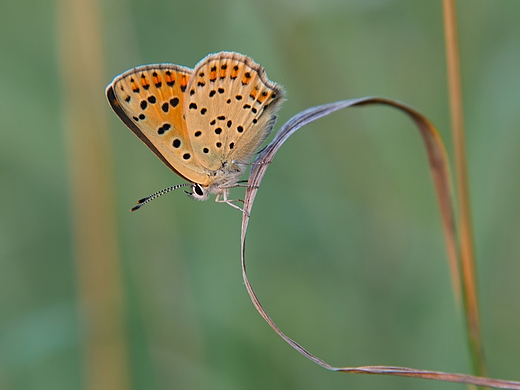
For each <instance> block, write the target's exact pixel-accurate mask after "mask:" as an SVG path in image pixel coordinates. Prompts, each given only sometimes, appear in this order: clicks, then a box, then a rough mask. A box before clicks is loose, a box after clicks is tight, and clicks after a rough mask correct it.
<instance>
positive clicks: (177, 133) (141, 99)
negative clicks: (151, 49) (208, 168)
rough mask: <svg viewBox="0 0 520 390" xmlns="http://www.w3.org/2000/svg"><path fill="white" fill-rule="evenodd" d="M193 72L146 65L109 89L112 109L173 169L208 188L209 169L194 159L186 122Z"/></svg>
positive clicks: (170, 66)
mask: <svg viewBox="0 0 520 390" xmlns="http://www.w3.org/2000/svg"><path fill="white" fill-rule="evenodd" d="M191 73H192V70H191V69H189V68H184V67H180V66H176V65H170V64H160V65H146V66H141V67H138V68H134V69H132V70H129V71H127V72H125V73H123V74H122V75H120V76H118V77H116V78H115V79H114V81H113V82H112V83H111V84H110V85H109V86H108V87H107V90H106V94H107V99H108V101H109V103H110V106H111V107H112V109H113V110H114V111H115V113H116V114H117V115H118V116H119V118H120V119H121V120H122V121H123V122H124V123H125V124H126V125H127V126H128V127H129V128H130V130H132V131H133V132H134V133H135V134H136V135H137V136H138V137H139V138H140V139H141V140H142V141H143V142H144V143H145V144H146V145H147V146H148V147H149V148H150V149H151V150H152V151H153V152H154V153H155V154H156V155H157V157H159V158H160V159H161V160H162V161H163V162H164V163H165V164H166V165H167V166H168V167H169V168H170V169H172V170H173V171H174V172H175V173H177V174H178V175H180V176H181V177H183V178H185V179H186V180H188V181H191V182H195V183H199V184H206V182H207V180H208V176H207V175H206V173H205V169H204V168H203V167H202V166H201V164H200V163H199V162H198V161H197V160H196V158H195V156H194V155H193V151H192V145H191V142H190V139H189V137H188V132H187V129H186V121H185V119H184V101H185V96H186V93H185V92H186V89H187V85H188V83H189V79H190V77H191Z"/></svg>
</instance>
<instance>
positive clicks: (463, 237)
mask: <svg viewBox="0 0 520 390" xmlns="http://www.w3.org/2000/svg"><path fill="white" fill-rule="evenodd" d="M443 9H444V30H445V39H446V61H447V68H448V85H449V98H450V99H449V100H450V111H451V127H452V134H453V146H454V155H455V177H456V181H455V187H456V190H457V191H456V193H457V204H458V209H459V211H458V216H459V218H458V221H459V242H460V258H461V270H462V296H463V302H464V308H465V318H466V327H467V335H468V341H469V346H470V354H471V358H472V363H473V370H474V372H475V373H476V374H477V375H480V376H485V375H486V372H487V370H486V363H485V357H484V349H483V346H482V336H481V331H480V317H479V309H478V296H477V281H476V270H475V253H474V244H473V229H472V223H471V203H470V195H469V179H468V169H467V165H466V141H465V137H464V114H463V112H464V109H463V102H462V80H461V72H460V59H459V45H458V34H457V14H456V8H455V1H454V0H443Z"/></svg>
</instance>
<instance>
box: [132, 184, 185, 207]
mask: <svg viewBox="0 0 520 390" xmlns="http://www.w3.org/2000/svg"><path fill="white" fill-rule="evenodd" d="M186 186H191V183H183V184H177V185H176V186H171V187H168V188H165V189H164V190H160V191H157V192H154V193H153V194H152V195H148V196H147V197H146V198H143V199H139V200H138V201H137V206H135V207H132V208H131V209H130V211H135V210H139V209H140V208H141V207H143V206H144V205H145V204H147V203H148V202H150V201H152V200H154V199H156V198H158V197H159V196H161V195H164V194H166V193H168V192H170V191H173V190H176V189H177V188H181V187H186Z"/></svg>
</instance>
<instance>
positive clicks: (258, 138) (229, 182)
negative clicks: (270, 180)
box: [106, 52, 284, 211]
mask: <svg viewBox="0 0 520 390" xmlns="http://www.w3.org/2000/svg"><path fill="white" fill-rule="evenodd" d="M283 95H284V90H283V88H282V87H281V86H279V85H277V84H276V83H274V82H272V81H270V80H269V79H268V78H267V76H266V73H265V71H264V69H263V68H262V67H261V66H260V65H258V64H256V63H255V62H254V61H253V60H252V59H251V58H249V57H247V56H245V55H242V54H239V53H235V52H220V53H215V54H210V55H208V56H207V57H205V58H204V59H202V60H201V61H200V62H199V63H198V64H197V65H196V66H195V68H194V69H190V68H187V67H184V66H179V65H174V64H156V65H144V66H139V67H137V68H134V69H130V70H128V71H126V72H125V73H123V74H121V75H119V76H117V77H116V78H115V79H114V80H113V81H112V82H111V83H110V84H109V85H108V86H107V88H106V96H107V99H108V102H109V104H110V106H111V107H112V109H113V110H114V112H115V113H116V115H117V116H118V117H119V119H121V121H123V123H124V124H125V125H126V126H127V127H128V128H129V129H130V130H132V131H133V132H134V134H135V135H136V136H138V137H139V138H140V139H141V141H143V142H144V143H145V144H146V146H148V148H150V150H151V151H152V152H154V153H155V154H156V156H157V157H159V158H160V159H161V161H162V162H163V163H164V164H166V166H168V167H169V168H170V169H171V170H172V171H173V172H175V173H176V174H177V175H179V176H180V177H182V178H183V179H185V180H186V181H188V183H184V184H179V185H176V186H173V187H169V188H166V189H164V190H161V191H158V192H156V193H154V194H152V195H150V196H148V197H146V198H143V199H141V200H139V201H138V205H137V206H135V207H134V208H133V209H132V211H134V210H137V209H138V208H140V207H141V206H142V205H144V204H146V203H148V202H149V201H150V200H152V199H155V198H156V197H158V196H160V195H163V194H164V193H166V192H169V191H172V190H174V189H177V188H179V187H183V186H191V190H192V192H191V193H190V192H187V193H188V195H189V196H190V197H191V198H193V199H196V200H207V199H208V198H209V195H210V194H216V199H215V201H216V202H220V203H227V204H229V205H230V206H232V207H234V208H237V209H239V210H242V209H241V208H240V207H238V206H236V205H235V204H233V202H237V201H240V200H239V199H236V200H230V199H228V195H229V189H230V188H233V187H237V186H239V178H240V176H241V175H242V174H243V173H244V172H245V170H246V167H247V165H248V164H249V163H250V161H251V159H252V157H253V155H254V154H255V152H256V151H257V150H258V149H259V147H260V146H261V144H262V143H263V142H264V141H265V139H266V137H267V136H268V135H269V133H270V132H271V130H272V128H273V126H274V123H275V121H276V116H275V114H276V112H277V110H278V109H279V108H280V105H281V103H282V101H283ZM221 198H222V199H221Z"/></svg>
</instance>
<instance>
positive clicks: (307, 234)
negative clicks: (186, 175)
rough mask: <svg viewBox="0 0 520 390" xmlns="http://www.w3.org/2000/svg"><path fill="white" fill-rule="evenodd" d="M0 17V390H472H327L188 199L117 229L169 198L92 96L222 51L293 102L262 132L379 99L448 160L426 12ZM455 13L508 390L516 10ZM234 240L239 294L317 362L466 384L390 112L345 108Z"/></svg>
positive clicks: (448, 302)
mask: <svg viewBox="0 0 520 390" xmlns="http://www.w3.org/2000/svg"><path fill="white" fill-rule="evenodd" d="M0 7H1V12H0V21H1V23H0V55H1V61H0V84H1V85H2V93H1V94H0V117H1V118H2V131H1V141H0V197H1V198H0V199H1V203H2V207H1V208H0V388H1V389H13V390H24V389H53V390H60V389H107V388H110V389H136V390H137V389H265V388H269V389H317V388H326V389H335V388H338V389H339V388H342V389H343V388H360V389H373V388H378V387H384V388H386V389H412V388H413V389H417V388H420V389H451V388H453V389H455V388H457V389H459V388H463V387H462V385H454V384H445V383H437V382H430V381H418V380H409V379H402V378H391V377H371V376H361V375H342V374H334V373H330V372H327V371H326V370H324V369H322V368H320V367H318V366H316V365H314V364H313V363H311V362H310V361H308V360H306V359H305V358H304V357H302V356H301V355H299V354H298V353H297V352H296V351H294V350H293V349H292V348H290V347H289V346H288V345H287V344H285V343H284V342H283V341H282V340H281V339H280V338H279V337H278V336H277V335H275V333H274V332H273V331H272V330H271V329H270V328H269V327H268V326H267V325H266V323H265V322H264V321H263V319H262V318H261V317H260V316H259V315H258V314H257V313H256V311H255V309H254V307H253V305H252V304H251V301H250V299H249V296H248V295H247V292H246V290H245V288H244V286H243V283H242V279H241V271H240V249H239V238H240V221H241V216H240V213H238V212H237V211H236V210H234V209H232V208H231V207H228V206H226V205H221V204H215V203H214V202H212V201H209V202H200V203H196V202H193V201H192V200H190V199H188V198H187V197H186V196H185V195H184V194H183V193H182V192H180V191H178V192H176V193H172V194H169V195H167V196H164V197H163V198H161V199H159V200H157V201H154V202H153V203H152V204H150V205H148V206H146V207H145V208H144V209H143V210H141V211H139V212H137V213H132V214H130V213H129V212H128V209H129V208H130V207H131V206H132V205H133V204H134V202H135V201H136V200H137V199H139V198H140V197H143V196H145V195H148V194H149V193H151V192H154V191H156V190H159V189H161V188H164V187H167V186H170V185H173V184H177V183H180V182H181V181H182V180H181V179H180V178H178V177H177V176H176V175H175V174H173V173H172V172H171V171H169V170H168V168H167V167H165V166H164V165H163V164H162V163H161V162H160V161H159V160H158V159H157V158H156V157H155V156H154V155H153V153H151V152H150V151H149V150H148V149H147V148H146V147H145V145H144V144H142V143H141V142H140V141H139V140H138V139H137V138H136V137H135V136H134V135H132V133H131V132H130V131H129V130H128V129H126V128H125V127H124V125H123V124H122V123H121V122H120V121H119V119H118V118H117V117H116V116H115V115H114V114H113V113H112V112H111V111H110V108H109V106H108V104H106V101H105V97H104V87H105V86H106V84H108V83H109V82H110V81H111V80H112V79H113V77H115V76H116V75H117V74H119V73H121V72H123V71H125V70H127V69H129V68H132V67H134V66H137V65H142V64H148V63H158V62H172V63H176V64H181V65H185V66H189V67H193V66H194V65H195V64H196V63H197V62H198V61H199V60H200V59H201V58H203V57H204V56H205V55H206V54H208V53H212V52H218V51H221V50H234V51H238V52H241V53H243V54H247V55H249V56H251V57H252V58H253V59H254V60H255V61H256V62H258V63H260V64H262V65H263V66H264V67H265V68H266V70H267V73H268V75H269V77H270V79H272V80H274V81H276V82H278V83H280V84H282V85H284V86H285V88H286V90H287V97H288V100H287V101H286V103H285V104H284V106H283V107H282V110H281V111H280V113H279V120H278V125H277V126H276V129H277V128H279V126H280V125H281V124H282V123H283V122H285V121H286V120H288V119H289V118H290V117H291V116H292V115H294V114H296V113H297V112H298V111H301V110H303V109H305V108H308V107H310V106H313V105H318V104H323V103H327V102H331V101H335V100H341V99H347V98H354V97H362V96H367V95H383V96H386V97H391V98H395V99H398V100H401V101H404V102H407V103H409V104H411V105H412V106H414V107H416V108H417V109H419V110H420V111H421V112H422V113H424V114H425V115H426V116H427V117H429V118H430V119H431V120H432V121H433V123H434V124H435V125H436V126H437V127H438V129H439V131H440V133H441V134H442V136H443V138H444V140H445V142H446V144H447V148H448V151H449V152H450V155H451V151H452V148H451V136H450V132H449V110H448V103H447V87H446V71H445V55H444V35H443V21H442V8H441V1H433V0H428V1H416V0H372V1H366V0H348V1H340V0H320V1H318V0H301V1H290V0H266V1H252V0H247V1H242V0H221V1H211V0H206V1H201V2H199V1H174V0H172V1H161V0H151V1H146V2H144V1H137V0H131V1H126V0H108V1H104V2H102V3H101V4H98V3H94V2H89V1H80V0H75V1H67V0H58V1H56V2H49V1H36V0H28V1H24V2H14V1H7V0H2V1H1V2H0ZM458 15H459V35H460V44H461V61H462V68H463V82H464V98H465V102H464V103H465V118H466V128H467V148H468V164H469V174H470V180H471V190H472V206H473V212H474V215H473V216H474V227H475V239H476V253H477V263H478V268H477V269H478V279H479V291H480V298H481V316H482V328H483V335H484V346H485V350H486V355H487V359H488V364H489V374H490V376H492V377H498V378H502V379H516V380H520V353H519V351H520V333H519V329H520V283H519V282H518V280H519V275H520V262H519V261H518V259H519V258H520V239H519V232H520V209H519V207H518V200H519V198H520V197H519V196H520V181H519V180H518V178H519V171H520V169H519V167H520V153H519V152H518V150H519V149H520V131H519V130H520V77H519V72H518V70H519V69H520V49H519V48H520V46H519V42H520V23H518V21H519V20H520V2H519V1H518V0H494V1H493V0H461V1H458ZM78 21H79V22H78ZM82 21H85V23H84V24H83V22H82ZM78 31H79V32H78ZM81 34H83V35H81ZM78 53H79V54H78ZM92 53H94V54H92ZM75 66H76V68H75ZM82 67H83V68H82ZM82 69H83V70H82ZM88 145H90V146H88ZM83 146H85V148H84V149H82V147H83ZM78 150H79V152H78ZM96 172H97V173H96ZM96 180H98V181H97V183H101V184H99V187H95V186H92V185H90V184H89V183H92V182H94V183H96ZM236 194H237V196H238V197H241V196H242V193H241V192H240V190H237V191H236ZM85 221H86V222H85ZM248 233H249V234H248V243H247V244H248V245H247V256H248V258H247V260H248V272H249V274H250V278H251V282H252V283H253V286H254V287H255V289H256V291H257V293H258V295H259V297H260V299H261V301H262V303H263V305H264V307H265V308H266V310H267V312H268V313H269V314H270V315H271V316H272V318H273V319H274V320H275V321H276V322H277V324H278V325H279V326H280V327H281V329H282V330H283V331H285V332H286V333H287V334H288V335H289V336H290V337H292V338H294V339H295V340H297V341H299V342H300V343H301V344H303V346H305V347H306V348H307V349H308V350H309V351H310V352H312V353H314V354H317V355H318V356H319V357H321V358H323V359H325V360H326V361H328V362H329V363H331V364H334V365H343V366H345V365H349V366H358V365H376V364H377V365H402V366H408V367H414V368H422V369H431V370H444V371H449V372H465V373H469V372H470V370H471V369H470V365H469V359H468V352H467V347H466V341H465V336H464V328H463V319H462V317H461V315H460V313H459V310H458V308H457V304H456V303H455V302H454V299H453V294H452V289H451V281H450V275H449V270H448V266H447V260H446V254H445V249H444V246H443V245H444V243H443V235H442V231H441V226H440V218H439V213H438V207H437V204H436V199H435V197H434V191H433V186H432V182H431V179H430V176H429V172H428V169H427V165H426V158H425V154H424V151H423V148H422V144H421V140H420V137H419V135H418V133H417V131H416V130H415V128H414V127H413V125H412V123H411V122H410V121H409V120H408V118H406V117H404V116H403V115H402V114H400V113H398V112H396V111H393V110H391V109H388V108H384V107H374V108H370V107H365V108H357V109H350V110H347V111H342V112H339V113H335V114H333V115H331V116H330V117H327V118H324V119H322V120H320V121H318V122H315V123H313V124H312V125H310V126H308V127H306V128H304V129H302V130H301V131H299V132H298V133H297V134H296V135H295V136H293V137H292V138H291V139H290V140H289V141H288V142H287V143H286V144H285V145H284V146H283V147H282V149H281V150H280V151H279V153H278V155H277V156H276V158H275V160H274V162H273V164H272V165H271V166H270V167H269V169H268V171H267V174H266V176H265V178H264V181H263V183H262V188H261V189H260V191H259V193H258V197H257V200H256V203H255V206H254V207H253V213H252V220H251V222H250V229H249V232H248ZM90 240H91V241H90ZM103 240H104V241H103ZM100 242H101V244H99V243H100ZM104 256H106V259H105V258H104ZM103 267H106V268H103ZM97 286H99V288H98V287H97Z"/></svg>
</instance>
